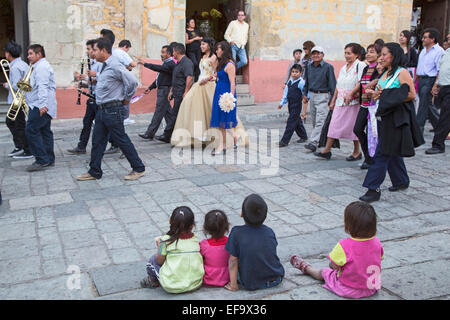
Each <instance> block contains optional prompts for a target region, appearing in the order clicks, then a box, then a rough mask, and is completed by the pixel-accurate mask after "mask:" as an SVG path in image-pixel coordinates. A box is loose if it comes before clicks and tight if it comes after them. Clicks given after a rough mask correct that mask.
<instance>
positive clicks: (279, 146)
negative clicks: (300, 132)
mask: <svg viewBox="0 0 450 320" xmlns="http://www.w3.org/2000/svg"><path fill="white" fill-rule="evenodd" d="M288 145H289V143H284V142H282V141H280V142H279V143H278V148H284V147H287V146H288Z"/></svg>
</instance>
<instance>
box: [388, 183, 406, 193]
mask: <svg viewBox="0 0 450 320" xmlns="http://www.w3.org/2000/svg"><path fill="white" fill-rule="evenodd" d="M408 188H409V182H407V183H405V184H402V185H399V186H397V187H395V186H392V187H389V191H391V192H395V191H399V190H405V189H408Z"/></svg>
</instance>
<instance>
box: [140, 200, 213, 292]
mask: <svg viewBox="0 0 450 320" xmlns="http://www.w3.org/2000/svg"><path fill="white" fill-rule="evenodd" d="M169 223H170V230H169V232H167V234H166V235H164V236H162V237H159V238H157V239H156V244H157V246H158V252H157V253H156V254H155V255H153V256H152V257H151V258H150V260H149V261H148V263H147V274H148V277H146V278H145V279H143V280H142V281H141V286H142V287H143V288H156V287H158V286H159V285H161V286H162V288H163V289H164V290H165V291H167V292H170V293H182V292H188V291H192V290H195V289H197V288H199V287H200V286H201V285H202V281H203V275H204V273H205V271H204V269H203V258H202V255H201V254H200V244H199V240H198V238H197V236H196V235H194V234H193V233H192V229H193V228H194V225H195V223H194V213H193V212H192V210H191V209H190V208H189V207H184V206H183V207H178V208H176V209H175V210H173V212H172V215H171V216H170V220H169Z"/></svg>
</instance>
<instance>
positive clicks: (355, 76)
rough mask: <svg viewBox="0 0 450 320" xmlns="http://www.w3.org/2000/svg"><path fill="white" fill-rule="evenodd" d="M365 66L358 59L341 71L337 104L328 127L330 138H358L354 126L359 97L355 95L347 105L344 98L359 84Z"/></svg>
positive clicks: (338, 81)
mask: <svg viewBox="0 0 450 320" xmlns="http://www.w3.org/2000/svg"><path fill="white" fill-rule="evenodd" d="M365 67H366V64H365V63H364V62H362V61H359V60H356V61H355V62H354V63H353V65H352V66H351V67H350V69H348V70H347V65H345V66H343V67H342V69H341V71H340V72H339V78H338V80H337V84H336V90H337V92H338V94H337V99H336V105H335V107H334V110H333V116H332V117H331V121H330V127H329V128H328V137H329V138H334V139H349V140H358V137H357V136H356V135H355V134H354V133H353V128H354V126H355V122H356V118H357V116H358V112H359V99H358V98H357V97H355V99H353V101H351V102H350V104H348V105H345V103H344V98H345V96H346V95H347V94H348V93H349V92H350V91H352V90H353V89H354V88H355V86H356V85H357V84H358V82H359V80H360V79H361V76H362V73H363V70H364V68H365Z"/></svg>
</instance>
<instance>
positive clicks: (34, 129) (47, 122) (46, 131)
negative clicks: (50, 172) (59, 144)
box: [25, 108, 55, 164]
mask: <svg viewBox="0 0 450 320" xmlns="http://www.w3.org/2000/svg"><path fill="white" fill-rule="evenodd" d="M51 122H52V117H50V116H49V115H48V114H47V113H45V114H44V115H43V116H42V117H41V115H40V112H39V108H33V109H31V110H30V112H29V113H28V121H27V125H26V127H25V134H26V136H27V140H28V145H29V146H30V151H31V154H32V155H33V156H34V157H35V158H36V163H38V164H51V163H54V162H55V153H54V152H53V132H52V130H51Z"/></svg>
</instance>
